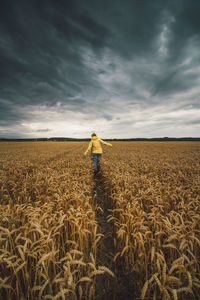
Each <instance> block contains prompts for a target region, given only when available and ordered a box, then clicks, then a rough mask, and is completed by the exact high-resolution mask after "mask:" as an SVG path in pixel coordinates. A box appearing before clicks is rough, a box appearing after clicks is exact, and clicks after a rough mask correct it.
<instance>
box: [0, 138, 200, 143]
mask: <svg viewBox="0 0 200 300" xmlns="http://www.w3.org/2000/svg"><path fill="white" fill-rule="evenodd" d="M104 140H105V141H113V142H115V141H119V142H133V141H136V142H137V141H138V142H140V141H161V142H162V141H168V142H169V141H200V137H195V138H194V137H182V138H174V137H163V138H131V139H126V138H125V139H104ZM0 141H1V142H3V141H5V142H8V141H10V142H36V141H41V142H46V141H56V142H88V141H90V138H85V139H76V138H65V137H51V138H27V139H25V138H16V139H9V138H0Z"/></svg>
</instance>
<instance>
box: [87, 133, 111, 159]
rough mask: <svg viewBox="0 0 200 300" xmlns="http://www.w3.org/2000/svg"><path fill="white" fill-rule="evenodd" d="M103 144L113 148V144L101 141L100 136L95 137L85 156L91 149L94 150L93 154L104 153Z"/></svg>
mask: <svg viewBox="0 0 200 300" xmlns="http://www.w3.org/2000/svg"><path fill="white" fill-rule="evenodd" d="M101 143H102V144H104V145H107V146H110V147H112V145H111V144H109V143H106V142H104V141H103V140H101V139H99V138H98V136H93V137H92V138H91V141H90V143H89V146H88V148H87V150H86V151H85V153H84V155H86V154H87V153H88V151H90V150H91V148H92V153H102V152H103V151H102V147H101Z"/></svg>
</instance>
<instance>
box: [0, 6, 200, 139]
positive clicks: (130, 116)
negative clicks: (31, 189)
mask: <svg viewBox="0 0 200 300" xmlns="http://www.w3.org/2000/svg"><path fill="white" fill-rule="evenodd" d="M199 11H200V2H199V1H197V0H193V1H186V0H178V1H176V2H175V1H172V0H171V1H165V2H163V1H160V0H155V1H144V0H140V1H139V0H138V1H136V0H135V1H133V0H126V1H119V0H115V1H105V0H102V1H92V0H86V1H80V0H79V1H78V0H75V1H74V0H73V1H72V0H67V1H66V0H59V1H54V0H42V1H41V0H40V1H39V0H30V1H25V0H19V1H11V0H2V1H1V5H0V137H40V136H46V137H50V136H65V137H67V136H70V137H72V136H73V137H87V136H88V135H89V134H90V133H91V132H92V131H96V132H97V134H99V135H100V136H101V137H102V138H109V137H110V138H124V137H160V136H161V137H162V136H176V137H183V136H193V137H195V136H199V129H200V123H199V115H200V101H199V96H200V84H199V83H200V51H199V49H200V19H199V14H198V12H199Z"/></svg>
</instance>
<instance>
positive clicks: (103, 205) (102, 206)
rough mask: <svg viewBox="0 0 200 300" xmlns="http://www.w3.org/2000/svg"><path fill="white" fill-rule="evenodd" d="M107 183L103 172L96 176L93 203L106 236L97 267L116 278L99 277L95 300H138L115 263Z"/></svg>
mask: <svg viewBox="0 0 200 300" xmlns="http://www.w3.org/2000/svg"><path fill="white" fill-rule="evenodd" d="M107 182H108V181H107V180H105V178H104V176H103V173H102V171H101V170H100V171H99V172H98V173H97V175H95V176H94V189H93V201H94V205H95V207H96V218H97V224H98V232H99V233H102V234H103V235H104V236H103V237H102V238H101V240H100V241H99V243H98V246H97V266H105V267H107V268H109V269H110V270H111V271H112V272H113V273H114V274H115V278H113V277H111V276H110V275H108V274H104V275H98V276H97V279H96V288H95V300H112V299H113V300H124V299H138V298H136V297H134V291H133V288H131V286H130V282H129V280H128V278H127V277H126V276H124V274H123V272H122V270H121V267H120V265H119V264H118V265H116V264H115V263H114V262H113V258H114V255H115V247H114V237H115V231H114V226H113V224H112V223H111V222H107V218H108V216H109V215H110V212H109V209H112V208H113V207H112V204H111V203H112V202H111V200H110V199H109V194H108V192H107V191H108V189H107V187H108V183H107ZM106 184H107V185H106Z"/></svg>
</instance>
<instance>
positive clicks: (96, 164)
mask: <svg viewBox="0 0 200 300" xmlns="http://www.w3.org/2000/svg"><path fill="white" fill-rule="evenodd" d="M101 155H102V153H92V158H93V163H94V170H95V171H97V170H98V169H99V158H100V157H101Z"/></svg>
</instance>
